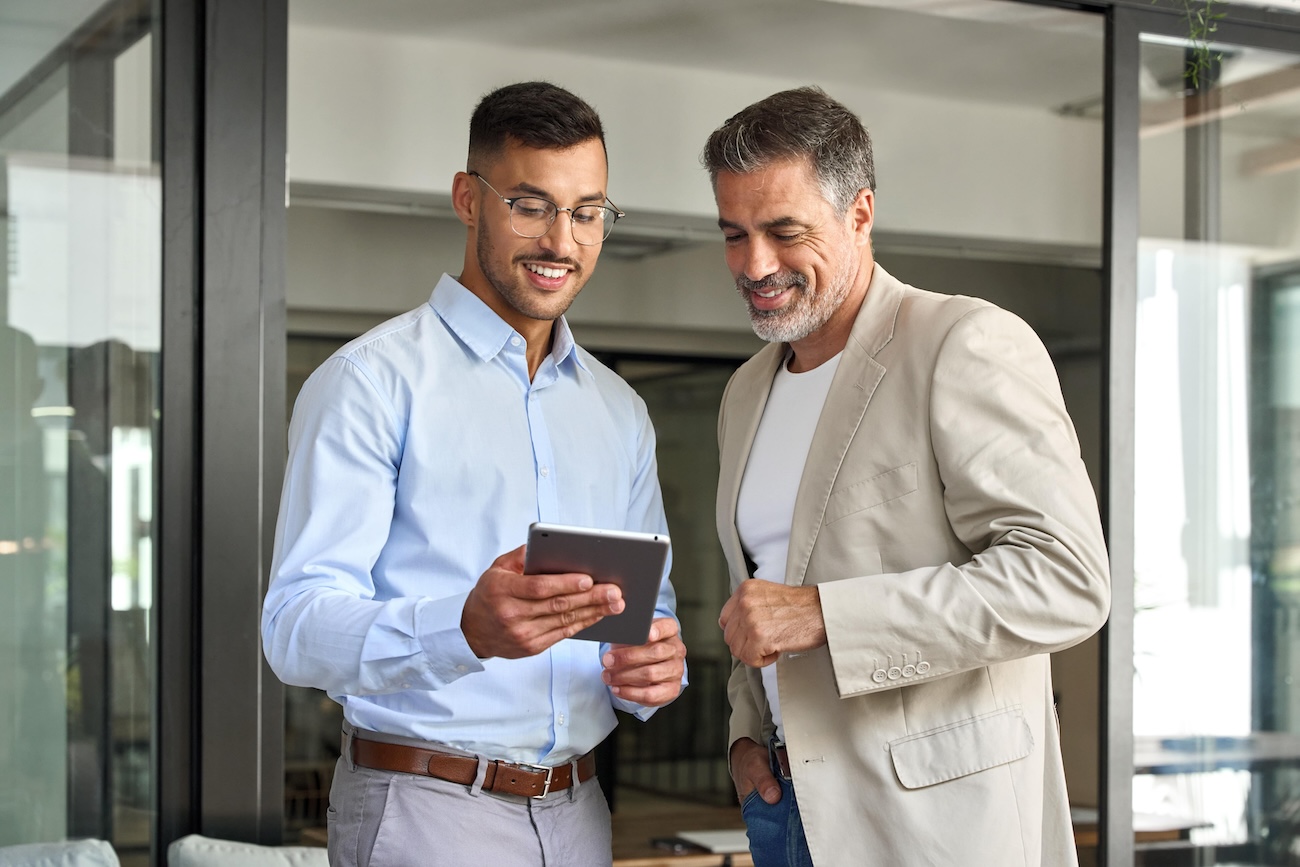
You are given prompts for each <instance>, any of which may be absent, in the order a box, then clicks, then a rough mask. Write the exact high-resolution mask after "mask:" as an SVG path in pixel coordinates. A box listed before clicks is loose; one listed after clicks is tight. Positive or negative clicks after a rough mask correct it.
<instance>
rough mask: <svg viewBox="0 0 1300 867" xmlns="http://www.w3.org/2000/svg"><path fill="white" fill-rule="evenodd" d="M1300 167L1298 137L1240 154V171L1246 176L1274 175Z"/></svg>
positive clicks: (1299, 140)
mask: <svg viewBox="0 0 1300 867" xmlns="http://www.w3.org/2000/svg"><path fill="white" fill-rule="evenodd" d="M1294 169H1300V138H1293V139H1288V140H1287V141H1284V142H1280V143H1278V144H1275V145H1269V146H1268V147H1262V148H1256V149H1255V150H1252V151H1247V152H1246V153H1244V154H1242V155H1241V173H1242V174H1243V175H1246V176H1255V175H1275V174H1277V173H1278V172H1288V171H1292V170H1294Z"/></svg>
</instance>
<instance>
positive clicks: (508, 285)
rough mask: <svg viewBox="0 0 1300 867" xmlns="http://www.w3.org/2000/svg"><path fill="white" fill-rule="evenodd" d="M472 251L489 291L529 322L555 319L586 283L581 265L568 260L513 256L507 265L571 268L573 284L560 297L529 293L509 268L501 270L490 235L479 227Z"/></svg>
mask: <svg viewBox="0 0 1300 867" xmlns="http://www.w3.org/2000/svg"><path fill="white" fill-rule="evenodd" d="M475 250H476V252H477V255H478V267H479V270H480V271H482V272H483V276H484V277H486V278H487V281H488V283H489V284H491V286H492V288H493V289H495V290H496V292H497V294H498V295H500V296H501V298H502V299H503V300H504V301H505V302H506V304H508V305H509V306H510V307H511V308H513V309H514V310H516V311H518V312H519V313H522V314H523V315H524V316H527V317H528V318H529V319H537V320H542V321H553V320H556V319H559V318H560V317H561V316H563V315H564V312H565V311H566V310H568V309H569V305H571V304H572V303H573V299H574V298H576V297H578V290H580V289H581V288H582V287H583V285H584V284H585V283H586V282H587V280H586V276H585V275H584V274H583V273H582V266H581V265H579V264H578V263H577V262H575V261H573V260H572V259H561V258H560V257H558V256H555V255H554V254H552V253H548V252H546V251H545V250H538V251H536V252H533V253H529V254H527V255H524V254H520V255H518V256H516V257H515V258H514V259H513V260H511V262H510V266H514V265H518V264H519V263H520V262H525V261H526V262H535V263H538V264H543V263H549V264H552V265H564V266H568V267H571V268H572V269H573V273H572V276H571V278H570V279H571V280H572V281H573V285H572V286H571V287H569V289H567V290H566V291H565V293H564V294H563V295H559V294H555V295H542V294H540V293H537V292H534V291H532V290H530V289H529V287H528V286H527V285H526V284H524V283H523V282H522V278H520V277H519V276H518V275H517V274H516V273H514V272H513V271H512V270H511V269H510V268H508V267H507V268H502V266H501V257H500V256H499V255H498V254H497V252H496V247H495V245H494V244H493V243H492V239H491V237H490V234H489V233H488V232H486V231H484V230H483V229H482V228H480V229H479V232H478V243H477V244H476V245H475Z"/></svg>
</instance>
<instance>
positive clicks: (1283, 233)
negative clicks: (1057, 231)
mask: <svg viewBox="0 0 1300 867" xmlns="http://www.w3.org/2000/svg"><path fill="white" fill-rule="evenodd" d="M1144 20H1145V19H1144ZM1171 20H1172V19H1171ZM1184 26H1185V25H1184ZM1221 32H1222V33H1223V34H1224V35H1225V36H1226V35H1228V34H1229V33H1238V32H1242V33H1243V35H1246V36H1248V35H1249V34H1244V32H1243V31H1240V30H1238V31H1233V30H1231V29H1230V28H1225V29H1224V30H1223V31H1221ZM1136 35H1137V48H1136V54H1132V53H1129V54H1127V55H1126V53H1125V52H1126V50H1127V49H1125V48H1124V47H1123V46H1120V47H1119V48H1117V55H1118V56H1119V58H1120V63H1121V67H1123V64H1124V58H1125V57H1126V56H1127V57H1128V58H1129V59H1130V60H1131V61H1135V68H1133V67H1132V66H1130V68H1129V71H1130V72H1132V73H1134V74H1135V77H1136V93H1137V102H1136V106H1135V108H1136V111H1135V112H1133V113H1132V114H1131V115H1130V116H1129V120H1131V121H1133V122H1134V123H1133V124H1132V126H1130V127H1129V131H1130V132H1135V133H1136V136H1135V138H1136V142H1137V157H1136V163H1135V164H1132V168H1133V170H1134V171H1135V173H1136V180H1137V185H1136V187H1135V188H1134V189H1132V190H1128V191H1126V190H1123V189H1120V188H1119V187H1118V186H1117V188H1116V191H1115V193H1114V195H1115V197H1116V198H1117V199H1118V200H1119V202H1120V205H1121V206H1122V204H1123V200H1124V199H1125V197H1129V198H1128V200H1129V201H1132V200H1133V199H1134V198H1135V199H1136V205H1137V208H1136V227H1137V238H1138V239H1137V244H1136V249H1135V250H1133V251H1132V252H1133V259H1132V260H1128V261H1131V263H1132V264H1133V265H1135V266H1136V267H1135V273H1125V272H1123V271H1121V270H1119V267H1118V263H1120V262H1123V261H1126V260H1125V259H1124V257H1122V256H1120V257H1116V258H1114V259H1113V260H1112V261H1113V262H1114V263H1116V264H1115V266H1114V267H1115V268H1116V270H1115V272H1114V274H1113V277H1114V280H1115V286H1116V287H1119V288H1121V289H1122V288H1123V287H1125V286H1130V288H1131V289H1132V291H1131V293H1125V292H1122V291H1121V292H1116V294H1115V295H1114V296H1113V297H1114V298H1115V299H1116V306H1115V309H1114V311H1113V312H1114V316H1115V317H1116V318H1117V321H1119V322H1121V323H1128V326H1129V330H1128V332H1127V338H1128V340H1131V343H1129V342H1126V343H1125V344H1119V345H1117V346H1115V347H1113V350H1114V351H1113V353H1112V362H1113V370H1114V373H1113V375H1112V384H1114V383H1116V382H1117V380H1124V381H1123V382H1122V387H1121V388H1120V392H1119V393H1120V394H1121V396H1122V395H1123V394H1125V393H1127V394H1128V396H1129V398H1130V399H1131V405H1130V410H1131V413H1132V424H1131V429H1127V430H1125V429H1120V430H1117V431H1113V432H1112V433H1113V436H1112V443H1114V442H1117V441H1120V442H1122V441H1123V439H1124V437H1125V436H1130V437H1131V440H1130V443H1129V447H1131V455H1130V456H1125V455H1124V454H1122V453H1121V454H1118V455H1117V457H1119V458H1121V460H1120V461H1119V462H1118V463H1115V464H1112V471H1113V472H1117V473H1119V475H1118V476H1116V478H1118V479H1119V480H1120V485H1119V487H1120V491H1119V493H1120V495H1121V496H1124V495H1126V494H1125V490H1124V489H1125V488H1127V486H1128V485H1129V484H1131V490H1129V491H1128V493H1127V495H1131V516H1132V527H1131V533H1132V536H1131V540H1128V539H1125V538H1123V534H1121V539H1120V543H1119V545H1118V546H1115V547H1113V551H1112V553H1113V554H1114V555H1115V557H1116V573H1117V578H1119V579H1120V580H1117V589H1118V588H1119V587H1120V586H1123V585H1124V583H1125V582H1126V580H1127V579H1130V578H1131V592H1132V599H1131V605H1132V609H1131V612H1132V613H1131V616H1132V622H1131V627H1132V633H1131V639H1132V658H1131V666H1132V668H1131V678H1132V695H1131V702H1132V704H1131V707H1132V721H1131V726H1132V729H1131V732H1132V771H1133V773H1132V777H1131V782H1132V789H1131V797H1132V822H1133V827H1132V830H1133V832H1134V834H1135V839H1136V842H1135V843H1134V844H1133V847H1134V848H1133V851H1132V856H1133V863H1137V864H1196V865H1213V864H1241V863H1247V864H1252V865H1285V864H1295V863H1297V860H1296V859H1297V858H1300V681H1298V680H1297V675H1298V674H1300V55H1297V54H1295V53H1291V52H1290V51H1287V50H1281V49H1280V48H1279V47H1278V45H1277V44H1276V43H1277V42H1279V41H1280V39H1279V37H1278V34H1276V33H1274V34H1272V35H1271V37H1270V38H1271V39H1272V40H1273V42H1274V43H1275V44H1274V45H1273V46H1271V47H1268V48H1265V47H1253V46H1252V45H1249V44H1234V43H1232V42H1222V43H1212V44H1209V45H1206V44H1204V43H1201V42H1197V41H1196V40H1193V39H1189V38H1187V36H1186V34H1185V33H1178V32H1176V31H1171V30H1164V31H1161V30H1158V29H1157V28H1154V27H1153V28H1151V30H1149V31H1148V32H1139V33H1138V34H1136ZM1245 41H1246V40H1243V42H1245ZM1281 47H1282V48H1285V47H1286V46H1285V45H1283V46H1281ZM1122 71H1123V69H1122V68H1121V72H1122ZM1121 81H1122V78H1121ZM1116 86H1117V88H1123V86H1124V85H1123V84H1122V83H1119V84H1117V85H1116ZM1117 124H1118V125H1119V126H1120V127H1121V128H1122V127H1123V126H1124V119H1123V118H1119V119H1117ZM1122 134H1123V129H1121V139H1120V140H1119V143H1118V144H1116V145H1115V147H1116V148H1117V149H1120V148H1122V147H1123V141H1122ZM1115 162H1116V164H1117V165H1118V166H1119V169H1120V176H1121V177H1122V176H1123V174H1124V157H1123V156H1118V157H1117V158H1116V160H1115ZM1116 183H1117V184H1119V180H1118V179H1117V180H1116ZM1120 210H1121V211H1122V207H1121V208H1120ZM1129 281H1132V283H1131V285H1130V284H1129ZM1121 299H1123V300H1121ZM1117 333H1120V334H1122V333H1123V330H1122V329H1121V331H1120V332H1117ZM1128 353H1132V356H1131V357H1132V365H1131V369H1129V368H1128V366H1127V365H1125V364H1124V360H1125V358H1126V356H1127V354H1128ZM1112 407H1113V408H1114V404H1112ZM1114 418H1115V419H1116V420H1117V423H1118V424H1119V425H1121V426H1122V425H1124V422H1125V419H1126V413H1125V412H1124V411H1122V410H1121V411H1119V412H1115V413H1114ZM1115 434H1118V437H1119V439H1118V440H1117V439H1116V438H1115ZM1126 457H1129V458H1131V465H1127V464H1126V461H1125V460H1124V459H1125V458H1126ZM1122 513H1123V510H1120V515H1121V516H1122ZM1116 517H1117V515H1116V514H1115V513H1112V528H1113V527H1115V526H1116V524H1115V520H1116ZM1129 542H1131V550H1130V548H1129V546H1128V543H1129ZM1129 555H1131V558H1130V556H1129ZM1130 570H1131V571H1130ZM1117 599H1118V597H1117ZM1127 604H1128V603H1127V602H1124V603H1121V602H1118V601H1117V605H1116V607H1117V609H1118V608H1119V606H1120V605H1125V606H1127ZM1119 622H1120V623H1121V624H1122V623H1123V616H1121V619H1120V621H1119ZM1112 647H1114V645H1112ZM1126 674H1127V673H1126ZM1114 686H1115V683H1114V682H1112V687H1114ZM1120 704H1121V705H1122V704H1123V702H1122V701H1121V702H1120ZM1112 718H1113V717H1112ZM1111 767H1112V768H1113V767H1115V766H1114V765H1113V764H1112V765H1111ZM1113 806H1114V805H1113ZM1113 827H1115V826H1113ZM1111 851H1114V850H1111ZM1109 863H1121V862H1119V861H1111V862H1109Z"/></svg>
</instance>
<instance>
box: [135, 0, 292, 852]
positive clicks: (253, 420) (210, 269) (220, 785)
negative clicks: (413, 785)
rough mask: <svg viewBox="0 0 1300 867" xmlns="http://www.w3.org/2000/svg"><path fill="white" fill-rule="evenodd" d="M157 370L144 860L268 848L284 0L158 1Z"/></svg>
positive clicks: (276, 767) (279, 791)
mask: <svg viewBox="0 0 1300 867" xmlns="http://www.w3.org/2000/svg"><path fill="white" fill-rule="evenodd" d="M158 3H159V5H160V7H161V17H162V35H163V38H162V40H161V42H162V45H161V46H160V47H159V52H160V54H159V59H158V62H157V67H156V68H158V69H160V70H161V74H160V75H158V76H157V80H158V85H159V87H160V100H159V102H160V105H161V115H162V117H161V122H160V123H159V124H157V125H156V127H155V128H156V129H159V130H160V136H161V138H160V141H159V149H160V154H161V161H162V165H163V233H164V239H165V242H164V244H163V251H164V253H163V275H164V277H163V279H164V293H163V324H164V328H163V361H162V412H161V420H160V444H161V445H160V449H161V462H162V468H161V472H160V473H159V474H158V475H159V478H160V488H159V491H158V498H159V509H158V514H159V516H160V517H159V524H160V526H159V540H158V552H159V553H158V558H159V562H158V569H157V575H158V576H159V578H158V584H159V586H158V597H159V603H158V606H157V615H156V616H157V618H158V619H157V622H156V624H155V625H156V627H157V633H156V634H157V636H158V642H157V657H156V659H157V671H158V682H157V690H158V703H157V707H158V711H157V712H158V720H157V726H156V732H157V737H158V740H157V746H156V749H157V753H156V756H157V764H156V780H157V786H156V792H157V797H156V803H157V815H158V821H157V825H156V829H155V835H154V853H153V861H154V863H161V862H162V861H163V860H164V852H165V850H166V846H167V845H168V844H169V843H170V842H171V841H172V840H175V839H176V838H177V837H180V836H183V835H184V834H187V833H191V832H200V833H204V834H208V835H211V836H219V837H226V838H231V839H238V840H246V841H250V842H258V843H278V842H280V837H281V827H282V820H281V816H282V810H283V753H282V744H283V738H284V735H283V687H282V686H281V684H280V683H279V681H278V680H276V679H275V677H274V676H272V675H271V673H270V671H269V669H268V667H267V665H266V663H265V661H264V659H263V657H262V652H261V641H260V639H259V635H258V623H259V621H260V610H261V601H262V597H263V594H264V592H265V581H266V575H267V571H268V565H269V561H270V555H271V549H272V540H273V537H274V529H275V512H276V504H277V503H278V499H279V483H280V479H281V476H282V475H283V466H284V412H283V405H284V392H285V352H284V345H285V315H284V279H285V276H284V265H283V256H284V242H285V240H284V198H285V193H284V181H285V167H284V153H285V149H286V133H285V124H286V109H285V102H286V89H287V83H286V78H287V73H286V63H287V54H288V48H287V43H288V14H287V5H286V2H285V0H221V2H194V0H158Z"/></svg>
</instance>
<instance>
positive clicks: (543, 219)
mask: <svg viewBox="0 0 1300 867" xmlns="http://www.w3.org/2000/svg"><path fill="white" fill-rule="evenodd" d="M557 213H558V209H557V207H556V205H555V203H553V202H550V201H547V200H546V199H537V198H533V197H532V196H522V197H520V198H517V199H515V201H514V204H513V205H511V206H510V227H511V228H512V229H514V230H515V232H517V233H518V234H520V235H523V236H524V237H525V238H540V237H541V236H542V235H545V234H546V232H547V230H548V229H550V227H551V224H552V223H554V222H555V215H556V214H557ZM569 225H570V226H571V227H572V229H573V240H575V241H577V242H578V243H579V244H584V245H588V246H590V245H592V244H599V243H600V242H601V241H604V240H605V239H606V238H608V237H609V233H610V231H611V230H612V229H613V228H614V211H613V210H611V209H610V208H606V207H605V206H604V205H579V206H578V207H576V208H574V209H573V210H572V211H570V212H569Z"/></svg>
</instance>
